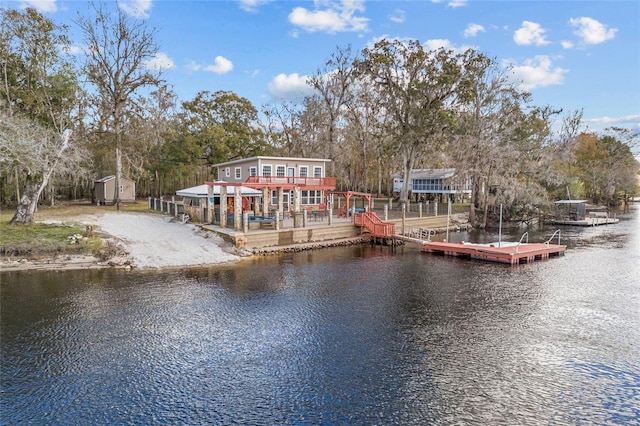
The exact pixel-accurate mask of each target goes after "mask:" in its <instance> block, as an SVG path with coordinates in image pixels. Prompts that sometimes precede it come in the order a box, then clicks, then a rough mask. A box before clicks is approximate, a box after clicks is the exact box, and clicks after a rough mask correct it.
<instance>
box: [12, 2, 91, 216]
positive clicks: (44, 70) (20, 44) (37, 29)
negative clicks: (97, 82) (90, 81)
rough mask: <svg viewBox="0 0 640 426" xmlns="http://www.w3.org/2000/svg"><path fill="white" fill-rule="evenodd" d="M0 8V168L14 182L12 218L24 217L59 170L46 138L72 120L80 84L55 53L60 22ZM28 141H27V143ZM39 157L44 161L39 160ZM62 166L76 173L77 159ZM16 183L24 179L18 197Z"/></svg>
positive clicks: (63, 41) (61, 35)
mask: <svg viewBox="0 0 640 426" xmlns="http://www.w3.org/2000/svg"><path fill="white" fill-rule="evenodd" d="M0 14H1V16H2V21H1V23H0V57H1V58H2V60H1V64H0V65H1V66H2V69H1V73H2V75H1V77H0V78H1V81H2V84H1V87H0V93H1V94H2V95H1V97H0V116H1V117H2V120H3V126H2V135H1V136H0V137H2V140H3V143H4V144H5V145H4V148H3V154H6V155H7V157H4V156H3V158H2V159H1V160H2V162H3V167H2V172H1V173H2V175H3V177H4V176H7V175H8V174H9V173H11V177H13V178H14V182H15V186H16V203H18V204H19V205H18V212H17V215H16V217H14V221H13V222H14V223H29V222H31V221H32V220H33V212H34V211H35V209H36V206H37V203H38V200H39V198H40V195H41V194H42V192H43V190H44V189H45V187H46V186H47V184H48V183H49V182H51V180H52V178H53V177H55V176H61V174H58V173H56V170H55V169H56V166H55V165H54V163H56V162H55V161H54V159H55V158H56V157H57V155H58V152H60V151H59V150H58V147H57V144H55V143H52V142H51V140H58V139H59V138H60V135H62V134H63V131H64V129H67V128H73V127H74V125H75V124H76V123H77V122H78V116H77V113H76V111H75V110H76V108H77V106H78V94H79V93H80V89H79V84H78V80H77V77H76V74H75V73H74V71H73V67H72V64H71V63H70V62H69V61H68V59H67V57H66V56H65V55H64V54H63V53H61V52H64V51H65V50H66V49H67V48H68V47H69V41H68V38H67V36H66V28H65V27H59V26H56V25H55V24H54V23H53V22H52V21H51V20H49V19H48V18H46V17H44V16H43V15H41V14H40V13H38V12H37V11H36V10H35V9H31V8H27V9H25V10H24V11H22V12H21V11H17V10H12V9H0ZM29 143H33V146H32V147H31V149H29ZM47 149H51V150H53V151H52V152H49V151H47ZM45 160H47V161H49V162H50V163H49V164H48V165H46V164H44V163H42V162H43V161H45ZM58 163H59V161H58ZM56 164H57V163H56ZM67 166H68V167H70V168H69V169H68V171H69V172H70V173H69V174H67V176H81V175H82V173H81V172H80V171H81V169H82V166H83V164H80V163H73V162H71V163H68V164H67ZM73 171H78V173H77V174H75V173H73ZM40 178H42V179H43V181H40V180H39V179H40ZM2 181H5V179H2ZM21 183H24V185H25V192H24V194H23V196H22V197H21V196H20V191H19V188H20V185H21ZM52 200H53V197H52ZM25 203H26V204H25Z"/></svg>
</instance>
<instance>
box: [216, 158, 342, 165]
mask: <svg viewBox="0 0 640 426" xmlns="http://www.w3.org/2000/svg"><path fill="white" fill-rule="evenodd" d="M254 160H267V161H278V160H280V161H324V162H330V161H332V160H330V159H328V158H303V157H266V156H256V157H248V158H240V159H238V160H232V161H227V162H225V163H218V164H214V165H213V166H212V167H224V166H230V165H232V164H238V163H245V162H247V161H254Z"/></svg>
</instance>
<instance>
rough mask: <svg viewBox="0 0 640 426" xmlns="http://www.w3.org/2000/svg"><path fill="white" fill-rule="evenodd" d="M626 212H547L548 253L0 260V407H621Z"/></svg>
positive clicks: (635, 257)
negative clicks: (21, 269) (524, 260)
mask: <svg viewBox="0 0 640 426" xmlns="http://www.w3.org/2000/svg"><path fill="white" fill-rule="evenodd" d="M639 223H640V222H639V220H638V211H637V210H636V211H634V213H633V214H632V215H631V216H630V217H629V218H628V219H626V220H623V221H622V222H621V223H619V224H617V225H615V226H608V227H599V228H587V229H563V243H564V244H568V246H569V249H568V251H567V253H566V255H565V256H563V257H560V258H554V259H551V260H548V261H542V262H536V263H533V264H526V265H518V266H515V267H511V266H505V265H494V264H486V263H481V262H476V261H469V260H462V259H457V258H445V257H438V256H431V255H426V254H421V253H419V252H418V251H417V249H416V248H415V247H410V246H406V247H404V248H401V249H399V250H398V251H397V253H395V254H393V253H390V252H389V251H388V249H386V248H380V247H369V246H358V247H345V248H335V249H326V250H317V251H313V252H303V253H297V254H294V255H287V256H280V257H268V258H259V259H254V260H249V261H246V262H243V263H242V264H240V265H234V266H222V267H215V268H210V269H189V270H185V271H172V272H166V273H165V272H136V271H133V272H125V271H112V270H105V271H77V272H58V273H53V272H29V273H2V274H0V279H1V280H2V285H1V294H0V295H1V305H0V308H1V320H2V322H1V325H2V329H1V331H2V365H1V376H0V378H1V380H2V393H1V394H0V396H1V400H0V401H1V402H0V404H1V405H0V416H1V417H0V419H1V422H2V423H3V424H25V423H34V424H43V423H44V424H106V423H117V424H121V423H130V424H150V423H155V424H202V423H208V424H232V423H237V424H265V425H272V424H281V423H289V424H403V425H404V424H468V423H472V424H521V425H526V424H531V425H538V424H631V423H633V422H636V423H637V422H638V419H640V408H638V407H640V388H639V387H638V383H640V344H639V342H640V283H639V280H638V276H640V266H639V265H640V232H638V231H639V229H638V227H639ZM552 232H553V230H550V231H549V230H543V231H540V232H539V233H537V232H530V233H531V234H532V235H531V236H530V241H532V242H533V241H542V240H544V239H546V238H548V237H549V236H550V234H551V233H552ZM538 236H539V237H540V238H537V239H536V237H538ZM451 237H452V240H453V238H458V239H459V240H462V239H464V240H465V241H470V240H473V241H478V242H481V241H480V239H481V238H486V239H487V240H488V241H494V240H496V235H488V234H471V235H470V234H462V233H460V234H454V235H452V236H451ZM518 238H519V235H517V236H516V235H507V236H505V239H511V240H513V239H518Z"/></svg>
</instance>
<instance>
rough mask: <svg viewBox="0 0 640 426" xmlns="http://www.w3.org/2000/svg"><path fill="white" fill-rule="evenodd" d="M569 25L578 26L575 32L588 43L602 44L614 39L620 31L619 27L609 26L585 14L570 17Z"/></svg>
mask: <svg viewBox="0 0 640 426" xmlns="http://www.w3.org/2000/svg"><path fill="white" fill-rule="evenodd" d="M569 25H571V26H572V27H576V28H577V29H576V30H575V31H574V34H575V35H577V36H578V37H580V38H581V39H582V41H583V42H585V43H587V44H600V43H604V42H605V41H607V40H612V39H613V38H614V37H615V36H616V33H617V32H618V29H617V28H607V26H606V25H604V24H602V23H600V22H598V21H596V20H595V19H592V18H587V17H585V16H583V17H581V18H571V19H569Z"/></svg>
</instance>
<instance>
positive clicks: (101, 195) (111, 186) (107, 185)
mask: <svg viewBox="0 0 640 426" xmlns="http://www.w3.org/2000/svg"><path fill="white" fill-rule="evenodd" d="M115 189H116V177H115V176H114V175H111V176H105V177H103V178H102V179H98V180H97V181H95V184H94V186H93V194H94V195H93V196H94V202H95V203H98V204H113V203H115V194H116V192H115ZM119 191H120V201H121V202H125V203H133V202H135V201H136V183H135V182H134V181H132V180H131V179H129V178H126V177H124V176H123V177H122V178H121V179H120V188H119Z"/></svg>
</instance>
